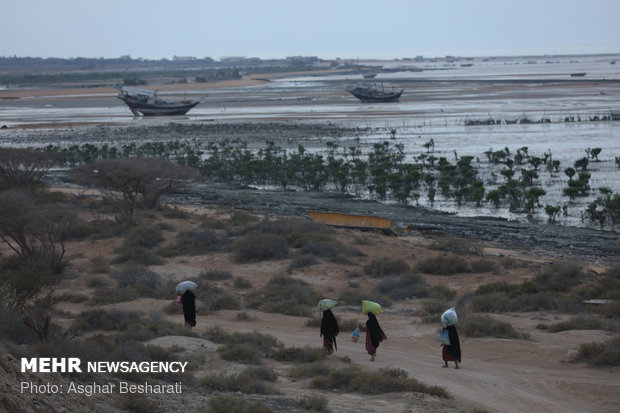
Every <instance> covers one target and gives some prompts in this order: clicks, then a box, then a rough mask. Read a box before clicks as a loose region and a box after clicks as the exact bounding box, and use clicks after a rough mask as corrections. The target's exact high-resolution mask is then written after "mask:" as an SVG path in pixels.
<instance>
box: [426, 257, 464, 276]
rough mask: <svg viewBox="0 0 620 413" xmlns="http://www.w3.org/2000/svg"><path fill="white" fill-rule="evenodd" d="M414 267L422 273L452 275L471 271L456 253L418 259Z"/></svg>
mask: <svg viewBox="0 0 620 413" xmlns="http://www.w3.org/2000/svg"><path fill="white" fill-rule="evenodd" d="M416 269H417V270H418V271H420V272H422V273H424V274H434V275H453V274H458V273H466V272H470V271H471V267H470V266H469V264H468V263H467V261H465V260H464V259H463V258H461V257H459V256H458V255H437V256H435V257H429V258H426V259H424V260H422V261H419V262H418V264H417V265H416Z"/></svg>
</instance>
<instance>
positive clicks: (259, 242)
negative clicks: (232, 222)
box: [231, 231, 289, 263]
mask: <svg viewBox="0 0 620 413" xmlns="http://www.w3.org/2000/svg"><path fill="white" fill-rule="evenodd" d="M231 249H232V254H233V255H232V258H233V260H234V261H235V262H239V263H244V262H255V261H264V260H277V259H283V258H286V257H288V251H289V246H288V242H287V240H286V238H285V237H284V236H282V235H279V234H271V233H263V232H258V231H250V232H248V233H246V234H245V235H243V236H242V237H241V238H238V239H237V240H235V242H234V243H233V244H232V247H231Z"/></svg>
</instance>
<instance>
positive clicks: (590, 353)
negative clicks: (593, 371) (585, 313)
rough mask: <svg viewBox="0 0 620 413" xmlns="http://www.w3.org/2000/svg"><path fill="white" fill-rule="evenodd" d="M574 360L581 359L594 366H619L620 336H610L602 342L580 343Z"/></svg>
mask: <svg viewBox="0 0 620 413" xmlns="http://www.w3.org/2000/svg"><path fill="white" fill-rule="evenodd" d="M575 361H583V362H586V363H588V364H593V365H595V366H619V365H620V338H612V339H610V340H607V341H605V342H603V343H587V344H581V345H580V346H579V349H578V350H577V355H576V356H575Z"/></svg>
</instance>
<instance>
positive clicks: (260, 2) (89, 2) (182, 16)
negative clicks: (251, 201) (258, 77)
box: [0, 0, 620, 59]
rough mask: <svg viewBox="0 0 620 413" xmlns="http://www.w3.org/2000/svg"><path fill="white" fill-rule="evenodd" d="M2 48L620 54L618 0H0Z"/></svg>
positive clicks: (72, 52) (139, 53) (141, 53)
mask: <svg viewBox="0 0 620 413" xmlns="http://www.w3.org/2000/svg"><path fill="white" fill-rule="evenodd" d="M0 16H2V22H1V24H0V56H13V55H17V56H32V57H63V58H71V57H94V58H98V57H105V58H111V57H119V56H124V55H130V56H131V57H133V58H139V57H141V58H146V59H161V58H172V57H173V56H194V57H199V58H201V57H212V58H214V59H218V58H221V57H226V56H244V57H260V58H264V59H266V58H283V57H286V56H300V55H301V56H318V57H320V58H326V59H333V58H337V57H340V58H342V59H354V58H360V59H366V58H384V59H388V58H389V59H392V58H403V57H415V56H417V55H423V56H427V57H433V56H445V55H455V56H510V55H545V54H550V55H554V54H598V53H620V24H619V22H618V19H619V17H620V1H619V0H467V1H466V0H373V1H367V0H314V1H311V0H305V1H301V0H254V1H248V0H235V1H230V0H228V1H227V0H218V1H213V0H166V1H162V0H146V1H145V0H0Z"/></svg>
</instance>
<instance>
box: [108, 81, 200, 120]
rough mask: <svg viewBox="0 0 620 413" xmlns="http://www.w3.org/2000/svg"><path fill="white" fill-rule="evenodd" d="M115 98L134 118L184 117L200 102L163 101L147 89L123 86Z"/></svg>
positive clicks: (184, 100) (155, 93) (195, 100)
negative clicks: (121, 102)
mask: <svg viewBox="0 0 620 413" xmlns="http://www.w3.org/2000/svg"><path fill="white" fill-rule="evenodd" d="M116 97H117V98H119V99H120V100H122V101H123V102H125V104H126V105H127V106H129V109H130V110H131V112H132V113H133V114H134V115H135V116H140V114H142V116H171V115H185V114H186V113H187V112H189V111H190V109H192V108H193V107H194V106H196V105H197V104H199V103H200V102H202V98H201V99H194V100H187V99H183V100H177V101H172V100H163V99H160V98H159V97H158V96H157V92H156V91H153V90H148V89H140V88H135V87H128V86H123V87H122V88H121V90H120V92H119V94H118V95H116Z"/></svg>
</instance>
